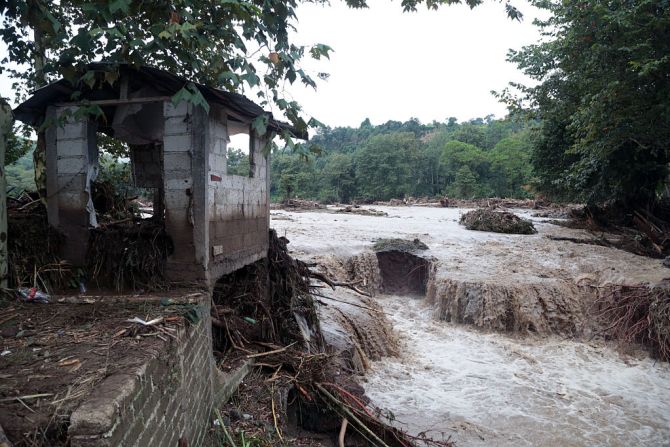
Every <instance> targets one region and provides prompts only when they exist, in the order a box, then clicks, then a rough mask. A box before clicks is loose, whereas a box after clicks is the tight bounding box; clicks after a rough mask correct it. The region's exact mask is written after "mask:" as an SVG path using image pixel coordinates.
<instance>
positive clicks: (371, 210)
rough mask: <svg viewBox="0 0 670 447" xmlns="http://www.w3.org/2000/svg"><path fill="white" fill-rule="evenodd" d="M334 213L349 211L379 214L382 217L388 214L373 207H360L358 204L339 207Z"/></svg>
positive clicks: (372, 214) (368, 214)
mask: <svg viewBox="0 0 670 447" xmlns="http://www.w3.org/2000/svg"><path fill="white" fill-rule="evenodd" d="M335 212H336V213H349V214H360V215H361V216H379V217H384V216H388V213H386V212H384V211H379V210H376V209H374V208H361V206H360V205H347V206H346V207H344V208H340V209H338V210H337V211H335Z"/></svg>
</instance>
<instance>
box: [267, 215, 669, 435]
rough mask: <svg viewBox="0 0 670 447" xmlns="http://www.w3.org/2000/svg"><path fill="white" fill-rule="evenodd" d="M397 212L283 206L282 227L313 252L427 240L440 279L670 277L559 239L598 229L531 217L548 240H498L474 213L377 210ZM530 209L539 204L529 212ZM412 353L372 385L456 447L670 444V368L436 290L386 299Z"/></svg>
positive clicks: (373, 372)
mask: <svg viewBox="0 0 670 447" xmlns="http://www.w3.org/2000/svg"><path fill="white" fill-rule="evenodd" d="M374 208H375V209H378V210H382V211H385V212H387V213H388V217H373V216H359V215H348V214H335V213H324V212H288V211H273V212H272V218H273V222H272V226H273V227H274V228H276V229H277V230H278V233H279V234H280V235H285V236H286V237H288V239H289V240H290V241H291V243H290V245H289V248H290V249H291V250H292V251H293V252H294V254H295V255H296V256H298V257H300V258H303V259H309V258H311V259H315V260H319V259H324V258H327V257H329V256H334V257H338V258H346V257H349V256H354V255H356V254H358V253H361V252H364V251H368V250H370V246H371V244H372V243H373V242H374V241H375V240H376V239H378V238H388V237H401V238H411V239H413V238H419V239H421V240H422V241H423V242H425V243H426V244H427V245H428V246H429V247H430V250H428V251H427V252H426V253H425V256H427V257H430V258H432V259H433V260H434V263H435V265H436V269H437V270H436V274H435V278H434V280H436V281H440V280H444V281H450V280H456V281H467V282H482V283H488V284H494V285H501V284H502V285H510V286H518V285H519V284H529V287H533V288H535V289H538V288H539V290H541V286H542V285H543V284H552V282H556V281H562V282H566V283H568V282H569V283H579V282H580V281H589V283H590V284H594V285H603V284H609V283H617V284H621V283H629V284H631V283H633V284H634V283H654V282H657V281H660V280H661V279H663V278H664V277H670V270H668V269H665V268H663V267H661V266H660V262H659V261H658V260H653V259H647V258H642V257H639V256H635V255H632V254H629V253H625V252H622V251H619V250H614V249H610V248H606V247H599V246H591V245H582V244H573V243H570V242H557V241H552V240H549V239H548V238H547V236H548V235H553V236H566V237H573V238H574V237H576V238H580V237H582V238H583V237H588V236H589V235H588V233H586V232H582V231H579V230H569V229H565V228H562V227H558V226H555V225H551V224H549V223H547V222H545V220H544V219H539V218H532V219H533V221H534V223H535V225H536V227H537V229H538V234H536V235H529V236H516V235H500V234H493V233H481V232H473V231H468V230H466V229H464V228H463V227H461V226H460V225H458V223H457V221H458V218H459V217H460V215H461V214H462V213H463V212H465V211H467V210H459V209H444V208H420V207H397V208H396V207H374ZM518 213H519V214H521V215H523V216H524V217H530V215H531V214H530V213H529V212H527V211H518ZM375 299H376V300H377V302H378V303H379V304H380V306H381V307H382V309H383V311H384V313H385V314H386V317H387V318H388V320H389V321H390V323H391V325H392V326H393V329H394V331H395V333H396V335H397V337H398V339H399V340H400V354H399V355H398V356H395V357H386V358H383V359H382V360H380V361H377V362H373V363H372V364H371V366H370V369H369V370H368V372H367V373H366V374H365V376H364V377H363V379H362V385H363V386H364V387H365V390H366V392H367V394H368V396H369V397H370V398H371V400H372V402H373V403H374V404H375V405H377V406H379V407H382V408H385V409H387V410H389V411H391V412H392V413H393V415H394V416H395V418H396V423H397V424H398V425H400V426H401V427H403V428H406V429H408V430H409V431H411V432H413V433H415V434H418V433H421V432H426V434H427V435H429V436H431V437H434V438H436V439H439V438H442V437H443V436H444V437H451V438H452V439H454V440H455V441H457V445H462V446H479V445H496V446H519V445H521V446H523V445H528V446H595V445H602V446H633V445H635V446H638V445H643V446H670V367H669V366H668V364H667V363H661V362H656V361H654V360H653V359H650V358H648V357H647V356H646V355H645V354H643V353H641V352H640V351H631V352H627V353H622V351H621V349H618V348H617V347H616V346H614V345H607V344H604V343H603V342H600V341H590V340H589V338H588V337H577V338H576V339H572V338H571V337H566V336H557V335H539V334H525V333H522V334H509V333H499V332H496V331H491V330H488V331H486V330H481V329H477V328H474V327H472V326H469V325H463V324H454V323H451V322H447V321H442V320H439V319H438V318H437V317H436V309H435V306H436V305H435V303H434V302H432V303H429V302H428V300H427V299H426V298H421V297H410V296H395V295H394V296H391V295H378V296H376V297H375Z"/></svg>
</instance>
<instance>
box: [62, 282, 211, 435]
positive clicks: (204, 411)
mask: <svg viewBox="0 0 670 447" xmlns="http://www.w3.org/2000/svg"><path fill="white" fill-rule="evenodd" d="M209 303H210V299H209V296H208V295H206V294H203V295H202V297H201V299H200V300H199V309H200V312H199V313H200V316H201V319H200V321H199V322H198V323H197V324H195V325H191V326H188V327H186V328H182V329H180V331H179V333H178V335H177V339H176V340H172V339H171V340H169V341H168V342H166V344H165V346H164V348H163V349H162V350H161V351H160V352H158V353H157V354H156V355H155V356H154V358H152V359H151V360H149V361H147V362H146V363H144V364H143V365H141V366H140V367H138V368H135V369H134V370H132V371H127V372H125V373H119V374H115V375H112V376H110V377H108V378H107V379H105V380H104V381H103V382H102V383H101V384H100V385H98V386H97V387H96V388H95V389H94V390H93V393H92V394H91V396H90V397H89V398H88V399H87V400H86V401H84V402H83V403H82V404H81V405H80V406H79V407H78V408H77V409H76V410H75V411H74V412H73V413H72V416H71V417H70V427H69V429H68V437H69V438H70V445H71V446H72V447H117V446H118V447H130V446H135V447H177V446H178V445H180V444H179V440H180V439H183V440H185V441H187V445H189V446H200V445H203V441H204V439H205V436H206V434H207V431H208V429H209V427H210V426H211V411H212V408H213V405H214V404H215V400H216V397H217V396H216V393H217V392H218V386H217V384H218V380H219V379H218V376H217V374H218V371H217V370H216V368H215V365H214V358H213V356H212V334H211V317H210V315H209V312H210V310H209ZM215 388H217V389H215Z"/></svg>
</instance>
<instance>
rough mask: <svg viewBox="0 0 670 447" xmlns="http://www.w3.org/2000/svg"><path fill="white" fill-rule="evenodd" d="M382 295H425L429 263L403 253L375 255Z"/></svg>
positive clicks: (393, 251) (394, 252)
mask: <svg viewBox="0 0 670 447" xmlns="http://www.w3.org/2000/svg"><path fill="white" fill-rule="evenodd" d="M377 260H378V261H379V270H380V271H381V277H382V290H383V291H384V293H389V294H398V295H419V296H424V295H425V294H426V286H427V284H428V274H429V271H430V261H428V260H427V259H424V258H422V257H420V256H416V255H413V254H411V253H407V252H403V251H396V250H391V251H383V252H378V253H377Z"/></svg>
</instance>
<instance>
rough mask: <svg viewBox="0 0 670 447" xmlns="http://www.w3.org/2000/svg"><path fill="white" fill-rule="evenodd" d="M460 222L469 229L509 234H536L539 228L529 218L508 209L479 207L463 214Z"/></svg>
mask: <svg viewBox="0 0 670 447" xmlns="http://www.w3.org/2000/svg"><path fill="white" fill-rule="evenodd" d="M460 224H461V225H464V226H465V228H467V229H468V230H476V231H491V232H494V233H507V234H535V233H537V230H536V229H535V226H534V225H533V223H532V222H531V221H529V220H526V219H522V218H520V217H519V216H517V215H516V214H514V213H510V212H507V211H492V210H489V209H478V210H474V211H469V212H467V213H465V214H463V216H461V220H460Z"/></svg>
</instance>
